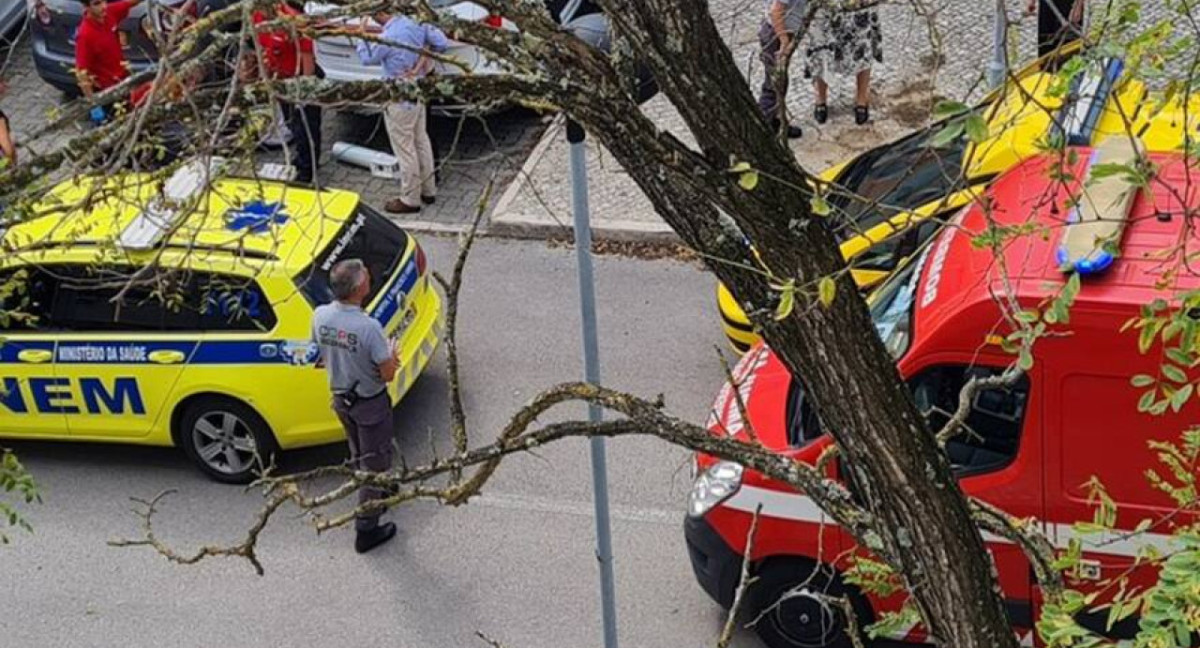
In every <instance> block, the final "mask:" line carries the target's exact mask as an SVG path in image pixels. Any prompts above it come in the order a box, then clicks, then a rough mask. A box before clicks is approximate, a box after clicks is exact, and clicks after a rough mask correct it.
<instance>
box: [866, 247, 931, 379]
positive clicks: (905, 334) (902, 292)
mask: <svg viewBox="0 0 1200 648" xmlns="http://www.w3.org/2000/svg"><path fill="white" fill-rule="evenodd" d="M928 255H929V250H928V249H926V251H925V252H923V253H922V254H921V256H920V257H919V258H917V259H916V260H915V261H913V262H912V263H909V264H907V265H906V266H905V267H904V268H902V269H901V270H900V271H899V272H897V273H896V274H895V275H893V276H892V277H891V279H889V280H888V282H887V283H885V284H884V285H883V286H882V287H881V288H880V289H879V291H878V292H877V293H875V295H874V297H873V299H872V300H871V319H872V320H874V321H875V330H876V331H877V332H878V333H879V338H880V339H881V340H883V343H884V345H885V346H887V348H888V351H890V352H891V354H892V357H894V358H896V359H897V360H899V359H900V358H901V357H903V356H904V353H905V351H908V343H909V341H910V340H911V338H912V336H911V332H912V307H913V302H914V301H915V298H916V295H917V282H918V281H919V280H920V276H921V267H922V266H923V265H924V264H925V258H926V257H927V256H928Z"/></svg>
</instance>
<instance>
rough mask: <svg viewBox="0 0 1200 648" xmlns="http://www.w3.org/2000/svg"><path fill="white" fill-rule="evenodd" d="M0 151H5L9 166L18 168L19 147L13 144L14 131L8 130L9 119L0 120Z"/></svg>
mask: <svg viewBox="0 0 1200 648" xmlns="http://www.w3.org/2000/svg"><path fill="white" fill-rule="evenodd" d="M0 151H4V157H5V158H7V159H8V166H10V167H12V166H16V164H17V146H16V145H15V144H13V140H12V131H10V130H9V129H8V120H7V119H0Z"/></svg>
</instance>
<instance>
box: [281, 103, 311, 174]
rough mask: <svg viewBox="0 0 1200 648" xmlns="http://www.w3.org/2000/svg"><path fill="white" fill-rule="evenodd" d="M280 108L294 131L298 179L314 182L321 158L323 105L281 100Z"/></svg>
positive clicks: (288, 125) (290, 128)
mask: <svg viewBox="0 0 1200 648" xmlns="http://www.w3.org/2000/svg"><path fill="white" fill-rule="evenodd" d="M279 109H280V110H281V111H283V119H284V121H286V122H287V127H288V130H290V131H292V150H293V151H294V152H295V154H296V157H295V159H294V160H293V163H294V164H295V166H296V180H297V181H298V182H312V179H313V178H315V177H316V175H317V162H318V161H319V160H320V159H321V106H319V105H315V104H299V105H297V104H293V103H289V102H286V101H280V102H279Z"/></svg>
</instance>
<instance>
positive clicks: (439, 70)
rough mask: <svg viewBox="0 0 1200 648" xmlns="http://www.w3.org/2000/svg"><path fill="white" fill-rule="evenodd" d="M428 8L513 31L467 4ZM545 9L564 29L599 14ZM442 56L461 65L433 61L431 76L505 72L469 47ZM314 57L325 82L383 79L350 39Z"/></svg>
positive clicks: (454, 45)
mask: <svg viewBox="0 0 1200 648" xmlns="http://www.w3.org/2000/svg"><path fill="white" fill-rule="evenodd" d="M429 4H430V6H431V7H432V8H434V9H436V10H438V11H441V12H444V13H445V14H447V15H449V16H453V17H454V18H457V19H458V20H465V21H473V22H481V23H484V24H486V25H488V26H491V27H494V28H496V29H506V30H509V31H516V30H517V27H516V25H515V24H513V22H512V21H510V20H508V19H506V18H504V17H503V16H499V15H496V14H492V13H489V12H488V10H487V9H486V8H484V7H483V6H481V5H478V4H475V3H474V2H470V1H469V0H466V1H463V0H431V1H430V3H429ZM546 7H547V9H548V10H549V11H550V12H551V15H552V16H554V18H555V19H556V20H557V21H558V22H560V23H562V24H564V25H567V24H569V23H571V22H572V21H578V20H582V19H585V18H587V17H591V16H595V15H598V14H599V12H600V9H599V7H598V6H596V5H595V4H594V3H592V2H591V1H590V0H546ZM336 8H337V7H336V6H335V5H330V4H324V3H321V2H309V3H308V4H306V5H305V7H304V10H305V12H306V13H308V14H312V15H323V14H327V13H329V12H331V11H333V10H335V9H336ZM336 22H340V23H356V24H357V22H358V19H357V18H350V17H343V18H338V19H336ZM367 23H368V29H373V30H376V31H378V30H382V28H383V27H382V25H379V24H378V23H376V22H375V21H374V20H371V19H369V18H368V20H367ZM444 56H445V57H446V58H453V59H456V60H457V61H458V62H459V63H461V65H456V64H453V63H448V62H445V61H436V62H435V63H434V73H435V74H439V75H443V76H458V75H461V74H464V73H468V72H469V73H470V74H472V75H476V76H482V75H488V74H498V73H501V72H504V71H505V68H504V66H503V64H501V63H499V62H497V61H495V60H492V59H490V58H489V57H488V56H487V54H486V53H485V52H483V51H482V50H480V49H479V48H478V47H476V46H475V45H471V44H469V43H461V42H457V41H451V42H450V47H449V49H447V51H446V52H445V54H444ZM316 57H317V65H319V66H320V67H321V69H322V70H323V71H324V72H325V78H327V79H333V80H337V81H370V80H373V79H378V78H381V77H382V75H383V68H382V67H381V66H378V65H363V63H362V62H361V61H360V60H359V58H358V54H357V53H356V52H355V49H354V41H353V39H351V38H349V37H346V36H328V37H325V38H320V39H318V40H317V43H316ZM464 68H465V69H464ZM479 108H481V107H479V106H474V105H471V104H467V103H463V102H458V101H453V100H450V101H443V102H440V103H437V104H432V105H431V106H430V109H431V110H432V111H433V112H434V113H435V114H440V115H458V114H461V113H463V112H465V111H467V110H472V109H479ZM359 110H361V111H363V112H371V111H374V110H375V109H374V108H371V107H363V108H360V109H359Z"/></svg>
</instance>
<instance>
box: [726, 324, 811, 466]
mask: <svg viewBox="0 0 1200 648" xmlns="http://www.w3.org/2000/svg"><path fill="white" fill-rule="evenodd" d="M730 374H731V375H732V377H733V380H732V382H726V383H725V385H724V386H722V387H721V391H720V392H718V393H717V398H716V400H715V401H714V402H713V407H712V411H711V412H710V414H709V422H708V429H709V430H710V431H711V432H712V433H713V434H715V435H718V436H730V437H733V438H736V439H741V440H750V438H751V435H752V434H753V435H754V437H757V439H758V441H759V442H760V443H762V444H763V445H764V446H766V447H767V448H768V449H770V450H773V451H776V452H780V451H785V450H788V449H789V443H788V435H787V421H786V418H787V412H786V410H787V407H786V406H785V403H786V402H787V397H788V389H789V388H790V387H791V384H792V376H791V374H790V373H789V372H788V370H787V368H786V367H784V365H783V363H782V362H780V360H779V358H778V357H777V356H776V355H775V354H774V353H772V352H771V350H770V349H769V348H767V346H766V345H764V344H762V343H759V344H758V345H756V346H754V347H753V348H751V349H750V351H747V352H746V354H745V355H744V356H742V359H741V360H740V361H739V362H738V364H737V365H736V366H735V367H734V368H733V370H732V371H731V372H730ZM739 398H740V400H741V403H742V406H741V407H739V405H738V401H739ZM743 409H744V410H745V416H744V417H743V414H742V410H743Z"/></svg>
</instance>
